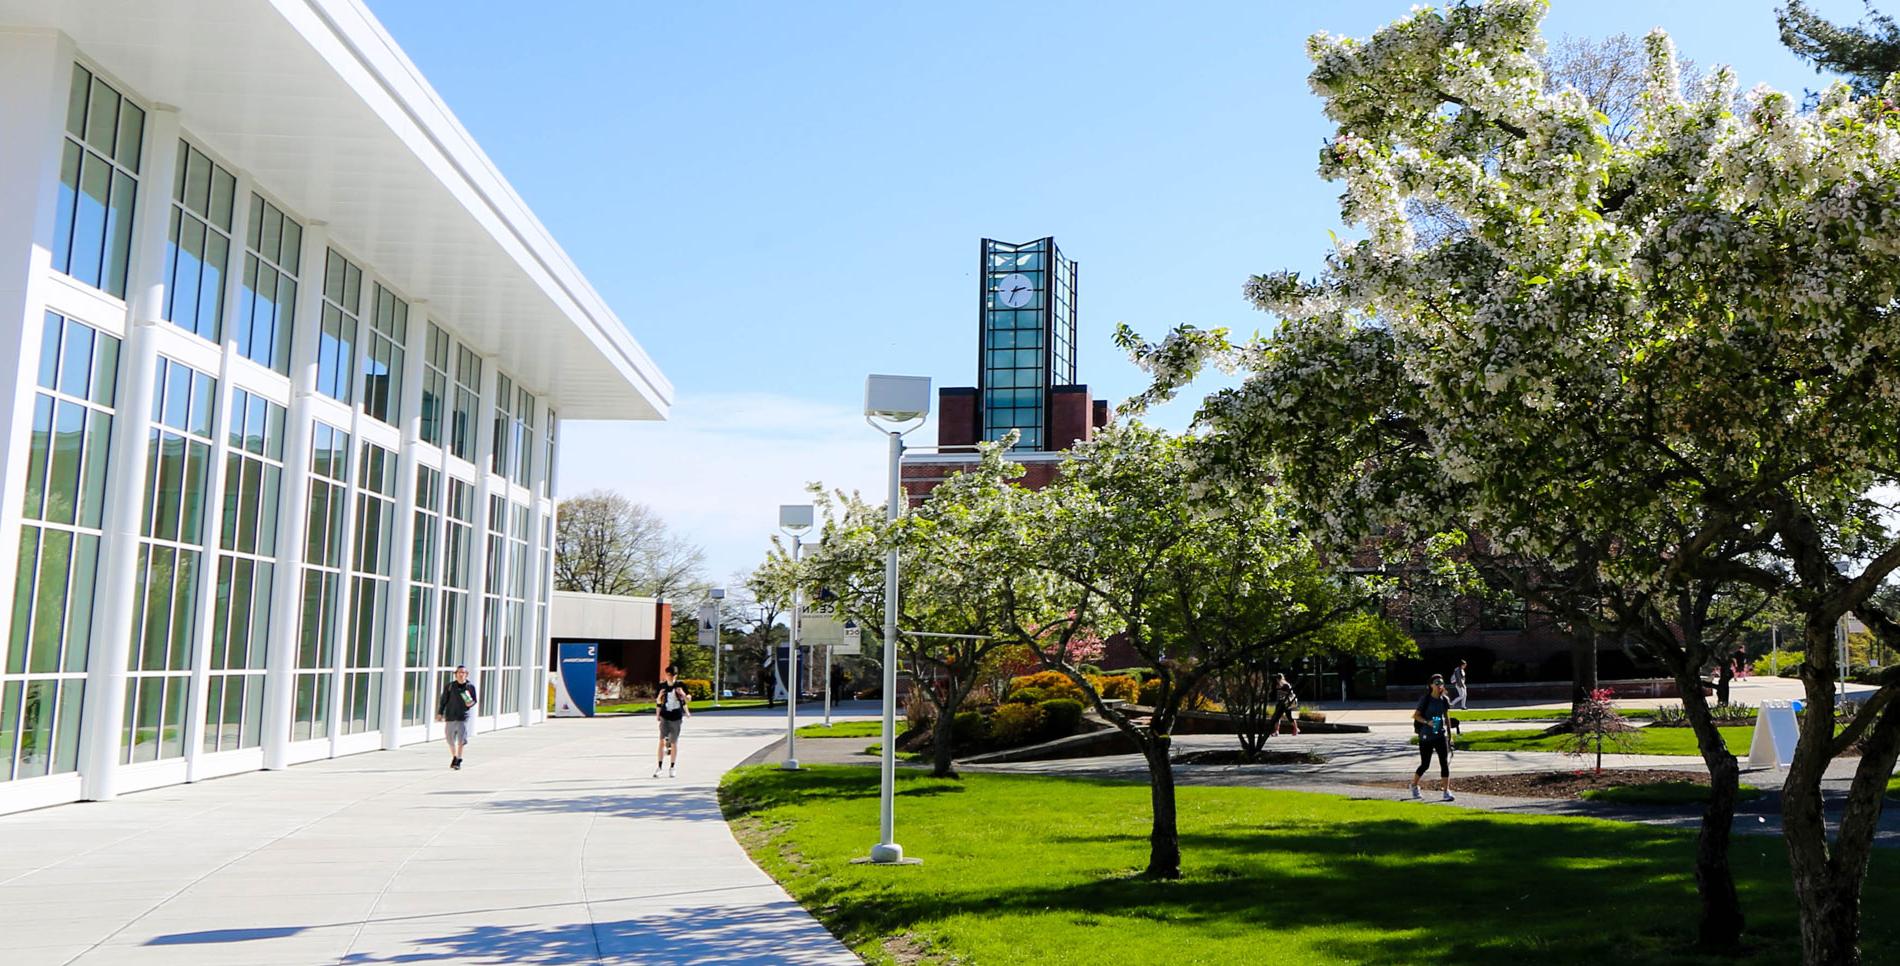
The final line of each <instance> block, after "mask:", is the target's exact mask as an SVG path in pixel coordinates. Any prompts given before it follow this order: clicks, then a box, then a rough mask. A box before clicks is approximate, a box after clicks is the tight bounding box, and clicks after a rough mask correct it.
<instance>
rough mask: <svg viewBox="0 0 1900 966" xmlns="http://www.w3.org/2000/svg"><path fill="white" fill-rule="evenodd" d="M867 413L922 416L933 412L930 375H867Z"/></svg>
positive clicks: (887, 415)
mask: <svg viewBox="0 0 1900 966" xmlns="http://www.w3.org/2000/svg"><path fill="white" fill-rule="evenodd" d="M864 414H865V415H866V416H873V417H878V418H882V419H895V420H905V419H922V418H923V417H925V416H928V415H929V414H930V377H929V376H882V375H874V376H867V377H865V380H864Z"/></svg>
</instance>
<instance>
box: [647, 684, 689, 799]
mask: <svg viewBox="0 0 1900 966" xmlns="http://www.w3.org/2000/svg"><path fill="white" fill-rule="evenodd" d="M679 673H680V669H679V665H677V664H668V665H667V666H666V675H665V677H662V678H661V679H660V690H659V692H658V693H656V694H655V695H654V696H653V717H654V718H655V720H657V721H659V722H660V760H659V761H657V762H654V764H653V777H655V778H658V777H660V769H661V768H662V767H665V768H666V777H668V778H672V777H673V769H675V768H678V767H679V763H680V725H682V724H683V723H685V721H686V718H687V716H689V715H691V714H692V711H691V710H690V709H689V708H688V707H687V705H689V704H691V703H692V700H693V694H692V692H691V691H688V690H687V689H686V685H684V684H681V683H680V679H679ZM668 749H671V750H672V754H673V761H672V764H670V765H669V764H667V760H666V756H667V751H668Z"/></svg>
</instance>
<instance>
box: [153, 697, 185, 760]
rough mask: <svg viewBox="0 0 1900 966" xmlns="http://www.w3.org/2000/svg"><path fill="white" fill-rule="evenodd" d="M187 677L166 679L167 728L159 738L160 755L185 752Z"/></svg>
mask: <svg viewBox="0 0 1900 966" xmlns="http://www.w3.org/2000/svg"><path fill="white" fill-rule="evenodd" d="M189 683H190V682H189V681H188V680H186V679H185V678H166V679H165V730H164V733H163V734H162V735H161V736H160V740H159V757H161V758H177V757H178V756H179V755H182V754H184V753H185V686H186V685H187V684H189Z"/></svg>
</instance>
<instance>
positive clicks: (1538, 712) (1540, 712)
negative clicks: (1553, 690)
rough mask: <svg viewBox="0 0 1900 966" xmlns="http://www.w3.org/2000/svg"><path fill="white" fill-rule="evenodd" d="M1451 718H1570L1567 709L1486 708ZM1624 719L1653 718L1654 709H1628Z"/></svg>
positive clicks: (1455, 713) (1479, 719)
mask: <svg viewBox="0 0 1900 966" xmlns="http://www.w3.org/2000/svg"><path fill="white" fill-rule="evenodd" d="M1451 715H1452V717H1454V718H1457V719H1458V720H1459V721H1562V720H1563V719H1565V718H1568V717H1570V710H1569V709H1568V708H1486V709H1484V710H1481V711H1458V710H1455V709H1454V710H1453V711H1452V713H1451ZM1622 715H1623V717H1625V718H1636V719H1639V720H1640V719H1643V718H1654V717H1655V716H1656V709H1655V708H1630V709H1629V710H1627V711H1623V712H1622Z"/></svg>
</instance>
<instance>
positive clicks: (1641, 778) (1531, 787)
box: [1377, 768, 1709, 798]
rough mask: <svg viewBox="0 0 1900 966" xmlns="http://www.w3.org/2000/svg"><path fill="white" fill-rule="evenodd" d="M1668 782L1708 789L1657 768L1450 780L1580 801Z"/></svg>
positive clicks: (1401, 784) (1475, 790)
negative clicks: (1597, 792)
mask: <svg viewBox="0 0 1900 966" xmlns="http://www.w3.org/2000/svg"><path fill="white" fill-rule="evenodd" d="M1668 782H1693V783H1695V784H1697V785H1707V784H1708V783H1709V775H1708V773H1707V772H1700V771H1663V770H1661V769H1655V768H1605V769H1603V774H1602V775H1600V776H1599V775H1597V774H1595V773H1593V772H1591V771H1588V770H1585V771H1581V772H1576V771H1540V772H1522V773H1518V774H1504V775H1460V774H1457V773H1456V772H1454V773H1453V774H1452V776H1451V787H1452V790H1453V791H1454V792H1471V793H1472V794H1475V795H1504V796H1509V797H1511V798H1579V797H1581V795H1582V793H1583V792H1585V791H1588V790H1590V789H1592V788H1608V787H1610V786H1611V785H1660V784H1665V783H1668ZM1411 784H1412V783H1411V782H1410V781H1409V780H1406V781H1387V782H1378V783H1377V785H1378V787H1380V788H1407V787H1410V785H1411ZM1419 784H1420V785H1422V786H1424V787H1429V788H1436V787H1437V786H1438V776H1437V774H1435V773H1433V772H1426V774H1425V780H1424V781H1422V782H1420V783H1419Z"/></svg>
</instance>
